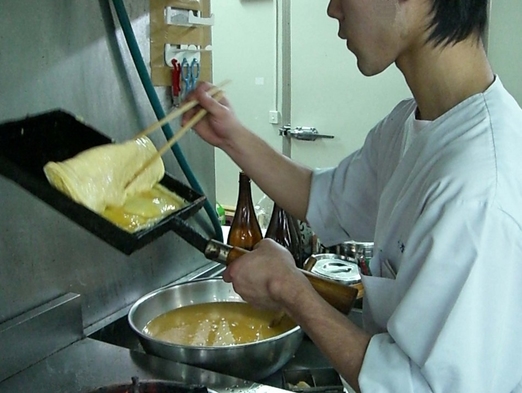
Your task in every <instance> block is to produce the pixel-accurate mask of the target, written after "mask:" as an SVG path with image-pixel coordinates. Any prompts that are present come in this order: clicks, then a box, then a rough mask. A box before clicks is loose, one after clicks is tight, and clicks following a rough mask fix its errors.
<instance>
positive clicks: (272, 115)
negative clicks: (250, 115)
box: [268, 111, 280, 124]
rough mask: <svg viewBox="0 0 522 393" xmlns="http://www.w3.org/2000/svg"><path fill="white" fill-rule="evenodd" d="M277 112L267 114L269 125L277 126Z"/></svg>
mask: <svg viewBox="0 0 522 393" xmlns="http://www.w3.org/2000/svg"><path fill="white" fill-rule="evenodd" d="M279 117H280V116H279V111H269V112H268V122H269V123H270V124H279Z"/></svg>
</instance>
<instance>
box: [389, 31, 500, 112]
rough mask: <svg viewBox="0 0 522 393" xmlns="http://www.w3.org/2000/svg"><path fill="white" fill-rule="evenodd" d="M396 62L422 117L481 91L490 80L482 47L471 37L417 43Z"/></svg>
mask: <svg viewBox="0 0 522 393" xmlns="http://www.w3.org/2000/svg"><path fill="white" fill-rule="evenodd" d="M396 63H397V67H398V68H399V69H400V70H401V71H402V73H403V74H404V76H405V78H406V82H407V83H408V86H409V87H410V90H411V91H412V93H413V96H414V97H415V100H416V102H417V106H418V108H419V113H420V116H421V117H420V118H421V119H423V120H435V119H436V118H438V117H439V116H441V115H443V114H444V113H446V112H447V111H448V110H450V109H451V108H453V107H454V106H456V105H457V104H459V103H460V102H462V101H464V100H465V99H467V98H469V97H471V96H473V95H475V94H478V93H482V92H484V91H485V90H486V89H487V88H488V87H489V86H490V85H491V83H493V80H494V74H493V71H492V70H491V67H490V65H489V62H488V60H487V57H486V53H485V51H484V48H483V46H482V44H481V43H478V42H477V40H476V39H474V38H469V39H467V40H464V41H462V42H459V43H458V44H455V45H449V46H444V47H442V46H440V47H433V46H432V45H421V46H419V49H418V50H416V49H410V51H408V52H407V53H404V54H402V55H401V57H400V58H398V59H397V62H396Z"/></svg>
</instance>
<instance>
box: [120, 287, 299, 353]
mask: <svg viewBox="0 0 522 393" xmlns="http://www.w3.org/2000/svg"><path fill="white" fill-rule="evenodd" d="M202 281H205V282H215V281H219V282H222V281H223V280H222V278H217V277H211V278H196V279H194V280H190V281H184V282H180V283H173V284H168V285H166V286H164V287H161V288H158V289H155V290H154V291H152V292H149V293H147V294H146V295H144V296H142V297H141V298H139V299H138V300H137V301H136V302H135V303H134V304H133V305H132V307H131V308H130V310H129V313H128V314H127V321H128V323H129V325H130V327H131V329H132V330H133V331H134V332H135V333H136V334H137V335H138V336H139V337H140V338H141V339H144V340H147V341H150V342H153V343H155V344H161V345H164V346H167V347H171V348H183V349H187V350H188V349H193V350H211V351H223V350H226V349H232V348H234V349H235V348H248V347H251V346H255V345H260V344H262V343H275V342H277V341H280V340H282V339H284V338H286V337H287V336H290V335H292V334H294V333H297V332H300V333H301V334H303V331H302V329H301V327H300V326H299V325H296V326H295V327H294V328H292V329H290V330H287V331H286V332H284V333H281V334H278V335H277V336H274V337H270V338H265V339H264V340H259V341H253V342H251V343H244V344H234V345H222V346H206V345H183V344H174V343H171V342H168V341H164V340H158V339H155V338H154V337H151V336H149V335H147V334H145V333H143V332H142V331H141V330H140V329H138V328H137V327H136V325H135V324H134V321H133V315H134V313H135V312H136V310H137V309H138V308H139V307H140V305H141V304H143V303H144V302H145V301H147V300H149V299H151V298H153V297H154V296H157V295H158V294H159V293H162V292H165V291H166V290H168V289H170V288H174V287H178V286H182V285H188V284H191V283H194V282H202ZM237 302H242V303H246V302H245V301H244V300H242V299H237ZM208 303H213V302H208ZM214 303H217V302H214Z"/></svg>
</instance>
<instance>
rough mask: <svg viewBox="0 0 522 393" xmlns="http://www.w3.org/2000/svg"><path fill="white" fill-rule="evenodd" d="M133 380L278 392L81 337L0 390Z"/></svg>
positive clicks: (86, 388)
mask: <svg viewBox="0 0 522 393" xmlns="http://www.w3.org/2000/svg"><path fill="white" fill-rule="evenodd" d="M133 376H137V377H139V379H140V380H141V381H145V380H174V381H179V382H184V383H187V384H196V385H199V384H202V385H205V386H207V387H208V388H209V389H213V390H215V391H217V392H225V391H226V392H229V393H234V392H257V391H259V392H267V393H270V392H273V393H276V392H278V391H280V390H279V389H276V388H273V387H269V386H262V385H260V384H256V383H253V382H248V381H244V380H240V379H237V378H233V377H229V376H226V375H222V374H218V373H214V372H210V371H206V370H202V369H199V368H196V367H191V366H187V365H184V364H180V363H176V362H171V361H168V360H165V359H160V358H157V357H154V356H151V355H146V354H144V353H140V352H137V351H132V350H129V349H127V348H121V347H118V346H115V345H111V344H107V343H104V342H102V341H98V340H94V339H90V338H85V339H83V340H81V341H78V342H76V343H74V344H72V345H70V346H68V347H67V348H65V349H63V350H61V351H59V352H57V353H55V354H53V355H51V356H49V357H48V358H46V359H44V360H42V361H41V362H39V363H37V364H35V365H34V366H32V367H30V368H28V369H26V370H24V371H23V372H21V373H19V374H17V375H14V376H13V377H11V378H9V379H7V380H6V381H4V382H2V383H1V384H0V392H2V393H4V392H5V393H8V392H9V393H11V392H39V393H73V392H78V393H85V392H90V391H91V390H94V389H96V388H98V387H100V386H107V385H112V384H124V383H130V381H131V377H133Z"/></svg>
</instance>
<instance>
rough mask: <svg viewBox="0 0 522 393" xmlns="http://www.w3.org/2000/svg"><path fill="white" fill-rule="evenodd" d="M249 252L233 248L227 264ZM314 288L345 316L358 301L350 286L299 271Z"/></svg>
mask: <svg viewBox="0 0 522 393" xmlns="http://www.w3.org/2000/svg"><path fill="white" fill-rule="evenodd" d="M248 252H249V251H247V250H244V249H242V248H239V247H233V248H232V249H231V250H230V251H229V253H228V256H227V260H226V262H225V263H226V264H227V265H229V264H230V263H231V262H232V261H234V260H236V259H237V258H239V257H240V256H242V255H244V254H246V253H248ZM299 271H301V272H302V273H303V274H304V275H305V276H306V278H308V281H310V284H312V287H314V289H315V290H316V291H317V293H318V294H319V295H321V297H322V298H323V299H324V300H326V301H327V302H328V303H329V304H330V305H331V306H332V307H334V308H336V309H337V310H338V311H340V312H342V313H343V314H348V313H349V312H350V310H351V309H352V307H353V304H354V302H355V300H356V299H357V294H358V292H359V291H358V290H357V289H356V288H353V287H350V286H348V285H344V284H341V283H340V282H337V281H334V280H330V279H328V278H325V277H321V276H318V275H317V274H314V273H311V272H309V271H306V270H303V269H299Z"/></svg>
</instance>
